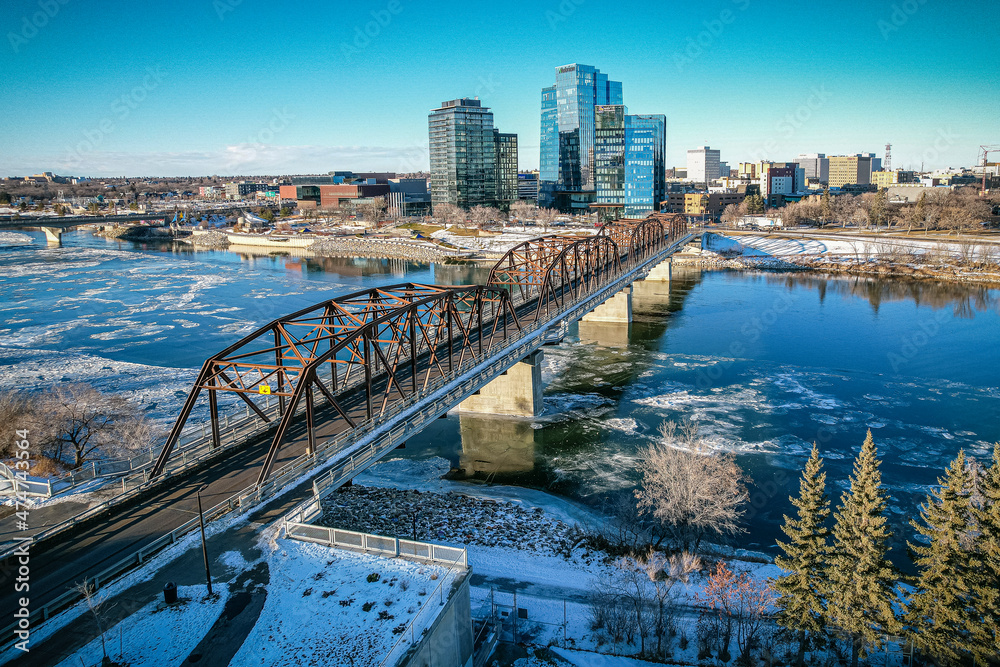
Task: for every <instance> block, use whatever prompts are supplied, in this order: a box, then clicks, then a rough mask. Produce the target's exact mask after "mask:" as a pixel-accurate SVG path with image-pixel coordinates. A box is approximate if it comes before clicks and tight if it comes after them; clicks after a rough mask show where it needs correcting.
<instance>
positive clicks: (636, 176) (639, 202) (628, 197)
mask: <svg viewBox="0 0 1000 667" xmlns="http://www.w3.org/2000/svg"><path fill="white" fill-rule="evenodd" d="M666 153H667V117H666V116H664V115H663V114H642V115H632V116H625V201H624V204H625V212H624V217H626V218H644V217H646V215H648V214H649V213H651V212H653V211H658V210H660V202H662V201H663V200H665V199H666V190H667V183H666V176H665V175H666V167H667V165H666Z"/></svg>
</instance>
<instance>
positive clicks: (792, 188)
mask: <svg viewBox="0 0 1000 667" xmlns="http://www.w3.org/2000/svg"><path fill="white" fill-rule="evenodd" d="M805 180H806V179H805V169H803V168H802V166H801V165H799V164H798V163H796V162H773V163H768V164H766V165H765V166H764V167H763V169H762V171H761V174H760V177H759V184H760V194H761V196H762V197H763V198H764V199H765V200H768V201H770V199H771V198H772V197H773V196H774V195H790V194H794V193H796V192H803V191H805V187H806V183H805Z"/></svg>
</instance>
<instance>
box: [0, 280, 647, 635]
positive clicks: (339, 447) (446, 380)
mask: <svg viewBox="0 0 1000 667" xmlns="http://www.w3.org/2000/svg"><path fill="white" fill-rule="evenodd" d="M638 269H639V267H635V268H633V269H632V270H631V271H628V272H624V273H622V274H621V275H619V276H618V277H617V278H615V279H612V280H611V281H609V285H615V286H614V287H609V286H608V285H604V286H603V287H602V288H599V289H595V290H592V291H591V292H590V293H589V294H588V295H583V296H582V298H581V300H580V302H579V303H576V304H573V305H571V306H569V307H567V308H565V309H562V310H560V311H559V312H556V313H553V314H551V315H550V316H549V317H547V318H545V319H544V320H540V321H535V322H531V323H526V324H525V325H524V326H523V328H522V329H521V332H520V333H521V336H520V338H519V340H518V341H516V342H514V343H512V344H510V345H508V346H507V347H505V348H501V349H500V350H499V351H498V352H497V353H496V354H497V356H496V357H495V358H494V359H493V360H492V361H489V362H487V361H482V360H479V359H467V360H465V361H464V362H463V363H462V364H460V365H458V367H457V368H456V370H455V372H454V373H453V374H452V376H451V377H447V376H440V377H437V378H435V379H434V380H432V381H430V382H429V383H428V385H427V387H426V388H425V389H424V391H422V392H421V393H419V394H411V395H409V396H408V397H406V398H405V399H402V400H399V401H396V402H395V403H393V404H392V405H391V406H389V407H388V409H387V410H386V412H385V413H383V414H381V415H380V416H379V417H377V418H373V419H372V420H370V421H367V422H364V423H362V424H359V425H358V427H357V428H355V429H352V430H350V431H345V432H343V433H340V434H339V435H337V436H335V437H333V438H330V439H327V440H326V441H324V442H322V443H319V444H318V445H317V447H316V449H315V451H314V452H313V453H311V454H303V455H301V456H299V457H298V458H296V459H294V460H293V461H291V462H289V463H288V464H286V465H285V466H283V467H282V468H280V469H278V470H277V471H275V472H274V473H273V474H272V476H271V477H270V478H269V479H268V480H267V481H266V482H265V483H264V484H261V485H251V486H248V487H247V488H245V489H244V490H243V491H240V492H238V493H236V494H234V495H232V496H230V497H229V498H227V499H226V500H223V501H222V502H220V503H218V504H217V505H215V506H214V507H211V508H209V509H208V510H206V511H205V512H204V517H205V521H206V522H214V521H216V520H219V519H222V518H223V517H226V516H228V515H230V514H233V513H236V514H241V513H243V512H246V511H247V510H248V509H250V508H252V507H254V506H256V505H258V504H259V503H261V502H262V501H263V500H265V499H268V498H270V497H273V496H274V495H276V494H277V493H279V492H280V491H281V490H283V489H284V488H285V487H286V486H287V485H288V484H290V483H291V482H293V481H294V480H296V479H298V478H303V477H306V476H308V475H309V474H312V473H311V471H314V470H316V469H317V468H319V467H322V466H324V465H325V464H327V463H329V462H330V460H331V459H332V458H333V457H334V456H336V455H341V456H343V457H344V458H343V460H341V461H340V462H338V463H337V464H335V465H334V466H333V467H331V468H330V469H329V470H328V471H326V472H325V473H324V474H323V475H322V476H321V477H319V478H317V479H316V480H315V481H314V482H313V495H312V497H311V498H310V499H309V500H307V501H306V502H304V503H302V504H300V505H299V506H297V507H296V508H294V509H293V510H292V511H291V512H290V513H289V514H288V515H287V516H288V517H291V518H299V519H300V521H293V522H292V523H304V522H305V521H307V520H308V519H309V518H311V517H312V516H314V512H316V511H319V507H320V505H319V503H320V498H321V496H322V495H325V494H327V493H329V492H330V491H332V490H333V489H334V488H336V487H337V486H339V485H340V484H342V483H343V481H344V480H346V479H349V478H351V477H353V476H354V475H356V474H358V473H359V472H361V471H362V470H364V469H366V468H368V467H369V466H370V465H371V464H373V463H374V462H376V461H377V460H379V459H380V458H382V457H383V456H385V455H386V454H387V453H388V452H390V451H393V450H394V449H396V447H397V446H398V445H399V444H400V443H401V442H404V441H405V440H406V438H407V437H410V436H411V435H412V433H413V432H415V431H419V430H421V429H422V427H423V425H424V424H425V423H427V422H428V421H431V420H433V419H436V418H437V417H438V416H439V415H440V414H442V413H444V412H446V411H447V410H448V409H450V408H451V407H453V406H454V405H456V404H457V403H459V402H460V401H461V400H462V399H463V398H465V397H467V396H470V395H472V393H474V392H475V391H476V390H477V389H478V388H479V387H482V386H483V385H484V384H486V383H488V382H490V381H491V380H493V379H494V378H496V377H498V376H499V375H500V374H501V373H502V372H503V371H504V370H506V369H507V368H510V366H512V365H513V364H514V363H516V362H517V361H518V360H520V359H523V358H524V357H525V356H527V354H529V353H530V352H531V350H533V349H536V348H537V347H538V346H539V345H540V344H542V340H544V332H545V330H546V329H549V328H550V326H551V324H552V323H553V321H556V320H561V319H563V318H568V317H570V316H571V315H572V316H574V317H575V316H576V315H579V314H580V312H578V311H581V309H583V308H584V306H582V305H581V304H583V303H586V302H587V301H588V300H590V299H593V298H595V297H598V298H605V297H609V296H611V295H612V294H613V293H614V291H615V290H617V289H619V287H620V286H617V285H616V282H617V280H620V279H621V278H622V277H624V276H627V275H628V273H631V272H634V271H637V270H638ZM540 338H541V339H542V340H540ZM477 367H479V368H478V370H476V369H477ZM473 371H475V372H473ZM470 373H471V374H470ZM463 376H466V377H464V379H463ZM449 385H450V386H449ZM418 404H420V405H419V408H420V410H419V411H417V409H416V408H417V407H418ZM407 412H411V413H412V414H410V415H408V417H409V418H408V419H401V417H403V416H404V414H405V413H407ZM224 449H226V448H217V449H215V450H213V451H211V452H209V454H207V455H206V456H204V457H201V458H200V459H192V460H190V461H188V462H187V463H186V464H182V465H180V466H178V467H177V468H173V469H171V470H166V471H164V473H163V474H162V475H161V476H159V477H157V478H156V480H155V481H153V482H150V481H147V482H143V483H141V484H139V485H138V486H136V487H134V488H130V489H128V490H127V491H126V492H125V493H122V494H119V495H118V496H115V498H112V499H111V500H109V501H106V502H104V503H101V504H100V505H98V506H95V507H93V508H91V509H90V510H87V511H85V512H83V513H82V514H80V515H77V516H76V517H73V518H72V519H70V520H68V521H66V522H63V523H62V524H59V525H58V526H55V527H53V528H51V529H49V530H46V531H44V532H43V533H38V534H36V535H35V536H33V537H32V538H30V539H29V540H28V541H27V542H28V544H29V545H30V544H31V543H34V542H38V541H39V540H41V539H46V538H48V537H50V536H53V535H55V534H56V533H58V532H62V531H63V530H66V529H67V528H69V527H72V526H74V525H76V524H79V523H81V522H83V521H86V520H87V519H90V518H93V517H95V516H97V515H99V514H101V513H103V512H105V511H107V510H109V509H111V508H112V507H113V506H114V505H116V504H119V503H121V502H125V501H126V500H128V499H129V498H132V497H134V496H135V495H136V494H139V493H141V492H143V491H144V490H145V489H146V488H148V487H150V486H152V485H154V484H160V483H161V482H162V481H163V480H167V479H170V478H172V477H175V476H178V475H180V474H183V473H184V472H186V471H187V470H188V469H190V468H192V467H194V466H197V465H200V464H201V463H202V462H204V460H206V459H208V458H211V457H214V456H218V455H220V454H221V453H222V452H223V450H224ZM198 526H199V522H198V518H197V517H195V518H193V519H190V520H188V521H187V522H185V523H184V524H182V525H180V526H178V527H177V528H175V529H173V530H172V531H170V532H169V533H167V534H166V535H163V536H161V537H160V538H158V539H156V540H154V541H153V542H151V543H149V544H147V545H145V546H143V547H141V548H140V549H139V550H138V551H136V552H134V553H133V554H132V555H130V556H128V557H126V558H123V559H122V560H120V561H118V562H117V563H115V564H113V565H112V566H110V567H108V568H105V569H104V570H102V571H101V572H99V573H98V574H97V575H95V576H94V577H93V578H92V579H91V583H92V584H94V587H95V588H97V587H99V586H100V585H101V584H102V583H107V582H108V581H110V580H111V579H113V578H115V577H117V576H118V575H120V574H122V573H123V572H125V571H127V570H129V569H131V568H133V567H136V566H138V565H141V564H142V563H143V562H145V561H146V560H148V559H149V558H151V557H152V556H153V555H154V554H156V553H158V552H159V551H160V550H162V549H164V548H165V547H167V546H170V545H172V544H174V543H176V542H178V541H179V540H180V539H182V538H183V537H184V536H186V535H188V534H190V533H192V532H194V531H195V530H196V529H197V528H198ZM22 544H23V543H22ZM16 548H17V547H11V548H9V549H7V550H5V551H4V552H2V553H0V560H2V559H6V558H9V557H11V556H12V555H13V554H14V551H15V549H16ZM79 598H80V595H79V593H78V592H77V591H76V590H70V591H67V592H66V593H64V594H63V595H61V596H59V597H58V598H56V599H55V600H53V601H51V602H49V603H48V604H46V605H43V606H41V607H37V608H35V609H34V610H32V612H31V617H30V618H31V622H32V624H34V623H36V622H39V621H41V620H45V619H48V618H49V617H51V615H52V614H53V613H55V612H57V611H59V610H60V609H62V608H65V607H67V606H69V605H70V604H72V603H73V602H75V601H77V600H79ZM16 629H17V625H16V624H10V625H8V626H7V627H5V628H4V629H3V630H2V631H0V632H2V634H0V637H3V638H4V639H6V640H7V641H10V640H11V639H12V638H13V637H14V631H15V630H16Z"/></svg>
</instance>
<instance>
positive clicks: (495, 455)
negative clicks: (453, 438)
mask: <svg viewBox="0 0 1000 667" xmlns="http://www.w3.org/2000/svg"><path fill="white" fill-rule="evenodd" d="M458 420H459V433H460V436H461V439H462V453H461V456H460V457H459V460H458V467H459V468H460V469H461V471H462V473H463V474H464V476H466V477H471V478H475V479H483V480H486V481H493V480H494V479H495V478H496V476H497V475H508V474H511V473H527V472H531V471H532V470H533V469H534V467H535V429H533V428H532V427H531V421H530V420H526V419H511V418H502V417H495V418H493V417H486V416H482V415H472V414H469V413H461V414H460V415H459V417H458Z"/></svg>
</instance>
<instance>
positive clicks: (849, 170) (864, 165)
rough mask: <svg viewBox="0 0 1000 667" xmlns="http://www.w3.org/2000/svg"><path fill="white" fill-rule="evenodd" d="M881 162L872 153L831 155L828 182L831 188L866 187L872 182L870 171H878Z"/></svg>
mask: <svg viewBox="0 0 1000 667" xmlns="http://www.w3.org/2000/svg"><path fill="white" fill-rule="evenodd" d="M881 166H882V160H880V159H879V158H876V157H875V154H874V153H867V154H861V153H858V154H857V155H831V156H830V180H829V181H828V183H829V185H830V187H831V188H840V187H843V186H845V185H868V184H870V183H871V182H872V171H878V169H879V168H881Z"/></svg>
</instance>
